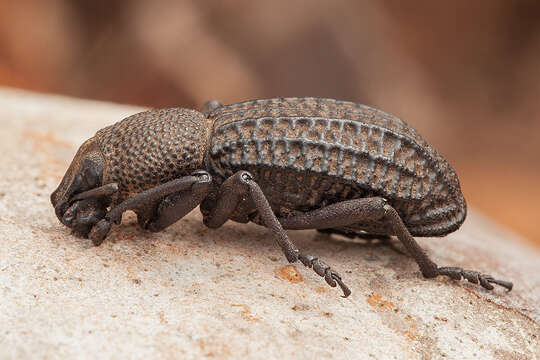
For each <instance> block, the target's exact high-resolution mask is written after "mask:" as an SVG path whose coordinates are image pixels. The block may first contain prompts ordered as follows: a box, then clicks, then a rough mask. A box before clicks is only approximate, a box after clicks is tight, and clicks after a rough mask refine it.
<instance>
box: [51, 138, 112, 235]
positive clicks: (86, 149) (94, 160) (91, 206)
mask: <svg viewBox="0 0 540 360" xmlns="http://www.w3.org/2000/svg"><path fill="white" fill-rule="evenodd" d="M103 171H104V161H103V157H102V155H101V152H100V150H99V144H98V141H97V139H96V138H95V137H93V138H91V139H89V140H87V141H85V142H84V143H83V144H82V145H81V146H80V147H79V149H78V150H77V153H76V154H75V157H74V158H73V160H72V161H71V164H70V165H69V168H68V169H67V171H66V173H65V175H64V177H63V178H62V181H61V182H60V184H59V185H58V187H57V188H56V189H55V190H54V191H53V193H52V194H51V203H52V205H53V207H54V212H55V214H56V217H57V218H58V219H59V220H60V222H62V224H64V225H66V226H68V227H71V228H73V227H74V226H75V224H76V223H77V219H79V220H80V221H82V223H85V221H86V220H85V219H86V218H85V216H89V217H93V216H94V215H99V214H101V212H102V210H101V208H102V206H98V204H97V203H95V202H94V201H90V200H89V201H85V202H81V201H79V202H74V201H73V197H74V196H75V195H77V194H79V193H82V192H84V191H87V190H90V189H93V188H96V187H99V186H101V183H102V179H103ZM76 204H78V205H77V206H75V207H74V205H76ZM98 209H100V210H98ZM68 210H69V211H68ZM83 210H84V211H83ZM80 211H82V212H81V215H79V214H78V212H80ZM85 214H86V215H85ZM81 219H82V220H81Z"/></svg>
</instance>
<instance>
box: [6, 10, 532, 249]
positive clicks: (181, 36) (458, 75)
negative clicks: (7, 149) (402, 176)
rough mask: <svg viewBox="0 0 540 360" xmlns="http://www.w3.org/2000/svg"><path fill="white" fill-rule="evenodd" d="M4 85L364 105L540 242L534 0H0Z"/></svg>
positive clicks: (140, 98) (104, 95) (89, 93)
mask: <svg viewBox="0 0 540 360" xmlns="http://www.w3.org/2000/svg"><path fill="white" fill-rule="evenodd" d="M0 85H4V86H13V87H20V88H25V89H32V90H38V91H43V92H51V93H60V94H67V95H72V96H79V97H83V98H92V99H101V100H109V101H116V102H123V103H131V104H141V105H148V106H154V107H159V106H173V105H174V106H183V107H200V106H201V104H202V103H203V102H204V101H205V100H207V99H210V98H216V99H219V100H221V101H223V102H225V103H230V102H236V101H241V100H246V99H251V98H259V97H274V96H321V97H332V98H338V99H345V100H352V101H356V102H360V103H365V104H368V105H372V106H375V107H378V108H380V109H383V110H385V111H387V112H390V113H393V114H395V115H397V116H399V117H401V118H403V119H405V120H406V121H407V122H409V123H410V124H411V125H412V126H413V127H415V128H417V129H418V130H419V131H420V133H421V134H422V135H423V136H424V138H426V139H427V140H428V141H429V142H430V143H431V144H432V145H434V146H435V148H437V149H438V150H439V151H440V152H441V153H442V154H443V155H444V156H445V157H446V158H447V159H448V160H449V161H450V163H451V164H452V165H453V166H454V168H455V169H456V171H457V173H458V175H459V177H460V180H461V183H462V187H463V190H464V192H465V196H466V198H467V199H468V202H469V204H472V205H473V206H476V207H477V208H480V209H481V210H483V211H484V212H485V213H487V214H489V215H490V216H491V217H493V218H495V219H497V220H498V221H499V222H501V223H503V224H505V225H507V226H509V227H511V228H513V229H514V230H515V231H517V232H518V233H520V234H522V235H524V236H525V237H526V238H527V239H528V240H530V241H531V242H532V243H535V244H537V245H540V227H539V226H538V221H539V220H540V216H539V215H538V212H539V209H540V206H539V205H538V203H539V202H540V164H539V161H538V159H539V155H540V105H539V100H540V2H538V1H517V0H515V1H509V0H506V1H503V0H482V1H481V0H476V1H466V0H460V1H448V2H446V1H444V2H443V1H428V0H425V1H407V2H404V1H398V0H395V1H393V0H392V1H390V0H386V1H248V0H242V1H215V2H210V1H200V2H187V1H186V2H183V1H153V2H151V1H127V0H123V1H104V0H99V1H96V0H94V1H84V0H77V1H62V0H56V1H54V0H49V1H39V0H35V1H30V0H24V1H22V0H18V1H8V0H0ZM115 120H117V119H111V121H115Z"/></svg>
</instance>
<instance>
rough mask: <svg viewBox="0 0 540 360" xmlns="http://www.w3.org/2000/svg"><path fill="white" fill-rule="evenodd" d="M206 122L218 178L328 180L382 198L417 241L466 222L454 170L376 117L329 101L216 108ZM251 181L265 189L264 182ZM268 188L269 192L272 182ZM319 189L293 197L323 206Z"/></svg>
mask: <svg viewBox="0 0 540 360" xmlns="http://www.w3.org/2000/svg"><path fill="white" fill-rule="evenodd" d="M211 117H212V118H213V119H214V129H213V133H212V139H211V145H210V148H209V154H210V160H211V166H212V170H213V171H214V172H215V173H217V174H220V175H222V176H223V177H227V176H230V175H232V173H234V172H235V171H237V170H239V169H246V170H248V169H250V168H251V169H261V170H260V171H262V169H274V170H275V169H280V171H279V172H280V173H282V172H283V171H290V172H293V173H295V174H296V176H303V177H310V176H311V175H309V174H313V176H315V177H320V176H323V177H324V178H327V177H328V178H332V179H333V181H334V182H335V183H338V184H340V183H343V185H345V184H350V186H352V187H353V188H355V189H357V190H356V191H355V192H356V193H357V196H358V197H360V196H365V195H366V194H373V195H378V196H383V197H385V198H387V199H388V200H389V201H390V202H391V203H392V205H393V206H394V207H395V208H396V210H398V211H399V212H400V215H401V216H402V219H403V221H404V222H405V224H406V225H407V227H408V228H409V230H410V231H411V233H412V234H413V235H417V236H422V235H424V236H429V235H442V234H445V233H448V232H451V231H454V230H455V229H457V228H458V227H459V225H460V224H461V223H462V222H463V220H464V218H465V213H466V205H465V200H464V198H463V195H462V194H461V190H460V188H459V181H458V179H457V176H456V174H455V172H454V171H453V169H452V168H451V167H450V166H449V165H448V163H447V162H446V161H445V160H444V159H443V158H442V157H441V156H440V155H439V154H438V153H437V152H436V151H435V150H434V149H433V148H431V147H430V146H429V145H428V144H427V143H426V142H425V141H424V140H423V139H422V138H421V137H420V136H419V135H418V134H417V132H416V131H415V130H414V129H412V128H411V127H409V126H408V125H407V124H405V123H404V122H403V121H401V120H400V119H398V118H396V117H394V116H392V115H389V114H387V113H384V112H382V111H380V110H376V109H373V108H370V107H368V106H365V105H359V104H354V103H350V102H343V101H336V100H330V99H315V98H288V99H268V100H255V101H248V102H244V103H240V104H234V105H228V106H223V107H221V108H219V109H217V110H216V111H215V112H214V113H212V114H211ZM260 171H257V172H258V173H260ZM254 175H255V174H254ZM257 181H259V182H263V186H264V179H257ZM271 184H274V187H275V186H276V182H275V179H272V180H271ZM271 184H268V188H270V187H271ZM321 190H322V189H320V188H318V187H306V188H305V189H298V190H297V191H305V192H309V193H311V195H310V196H307V195H308V194H299V195H298V196H299V198H302V199H306V200H311V201H313V199H324V196H325V194H318V195H319V196H316V195H317V194H313V193H314V192H315V193H316V192H318V191H321ZM336 200H340V199H336ZM343 200H344V199H343ZM300 203H301V202H300ZM300 205H313V204H300Z"/></svg>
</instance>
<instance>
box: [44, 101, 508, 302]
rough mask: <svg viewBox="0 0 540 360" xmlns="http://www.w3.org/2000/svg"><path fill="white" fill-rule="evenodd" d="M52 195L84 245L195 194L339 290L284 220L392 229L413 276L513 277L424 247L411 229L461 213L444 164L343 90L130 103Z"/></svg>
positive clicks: (340, 230)
mask: <svg viewBox="0 0 540 360" xmlns="http://www.w3.org/2000/svg"><path fill="white" fill-rule="evenodd" d="M51 202H52V204H53V206H54V209H55V212H56V215H57V217H58V218H59V219H60V221H61V222H62V223H63V224H64V225H66V226H67V227H69V228H72V229H73V232H74V233H76V234H78V235H80V236H83V237H89V238H90V239H91V240H92V241H93V243H94V244H95V245H96V246H97V245H100V244H101V243H102V242H103V240H104V239H105V237H106V236H107V234H108V233H109V231H110V229H111V227H112V225H113V224H119V223H120V222H121V219H122V214H123V213H124V212H125V211H127V210H132V211H134V212H135V213H136V214H137V220H138V223H139V224H140V226H141V227H142V228H144V229H147V230H149V231H160V230H163V229H165V228H166V227H168V226H169V225H171V224H173V223H175V222H176V221H178V220H179V219H181V218H182V217H184V216H185V215H186V214H188V213H189V212H190V211H191V210H193V209H194V208H196V207H197V206H200V211H201V213H202V214H203V222H204V224H205V225H206V226H207V227H209V228H212V229H215V228H218V227H220V226H221V225H223V224H224V223H225V222H226V221H228V220H233V221H236V222H240V223H247V222H254V223H256V224H259V225H263V226H265V227H267V228H268V229H269V230H270V231H271V232H272V233H273V234H274V237H275V239H276V241H277V244H278V245H279V247H280V248H281V250H282V251H283V253H284V255H285V257H286V259H287V260H288V261H289V262H291V263H294V262H296V261H298V260H300V261H301V262H302V264H304V265H305V266H306V267H308V268H312V269H313V270H314V271H315V272H316V273H317V274H318V275H320V276H321V277H324V279H325V280H326V282H327V283H328V285H330V286H332V287H336V286H339V287H340V288H341V289H342V291H343V294H344V297H347V296H349V295H350V293H351V291H350V290H349V288H348V287H347V286H346V285H345V283H344V282H343V280H342V277H341V275H339V273H338V272H336V271H335V270H333V269H332V268H331V267H330V266H329V265H327V264H326V263H325V262H323V261H322V260H321V259H319V258H318V257H316V256H314V255H311V254H308V253H305V252H302V251H300V250H299V249H298V248H297V247H296V246H295V245H294V244H293V242H292V241H291V240H290V239H289V237H288V235H287V233H286V231H285V230H299V229H318V230H319V231H323V232H327V233H336V234H345V235H347V236H349V237H354V236H358V237H364V236H376V237H377V236H379V237H384V236H395V237H397V238H398V239H399V240H400V241H401V242H402V244H403V245H404V247H405V248H406V249H407V251H408V252H409V254H410V255H411V256H412V257H413V258H414V259H415V260H416V262H417V264H418V266H419V267H420V270H421V272H422V275H423V276H424V277H426V278H434V277H436V276H438V275H445V276H448V277H450V278H452V279H455V280H460V279H462V278H463V279H466V280H468V281H469V282H472V283H475V284H480V285H481V286H483V287H484V288H486V289H489V290H491V289H493V285H492V284H498V285H500V286H502V287H505V288H506V289H508V290H511V289H512V286H513V285H512V283H511V282H508V281H503V280H497V279H494V278H493V277H492V276H489V275H485V274H482V273H480V272H477V271H472V270H464V269H462V268H459V267H439V266H437V264H435V263H434V262H433V261H432V260H431V259H430V258H429V257H428V255H427V254H426V253H425V252H424V251H423V249H422V248H421V247H420V246H419V245H418V243H417V242H416V240H415V239H414V238H413V236H417V237H418V236H444V235H446V234H448V233H451V232H453V231H455V230H457V229H458V228H459V227H460V225H461V224H462V223H463V221H464V220H465V217H466V213H467V206H466V202H465V199H464V197H463V194H462V192H461V188H460V184H459V180H458V178H457V175H456V173H455V171H454V170H453V169H452V167H451V166H450V165H449V164H448V162H447V161H446V160H445V159H444V158H443V157H442V156H441V155H439V153H438V152H437V151H436V150H435V149H433V148H432V147H431V146H430V145H429V144H428V143H427V142H426V141H425V140H424V139H422V137H420V135H419V134H418V133H417V132H416V131H415V130H414V129H413V128H412V127H410V126H409V125H407V124H406V123H405V122H404V121H402V120H400V119H399V118H397V117H395V116H393V115H390V114H388V113H385V112H383V111H381V110H377V109H375V108H372V107H369V106H366V105H360V104H356V103H352V102H346V101H338V100H332V99H318V98H275V99H263V100H252V101H246V102H241V103H238V104H232V105H222V104H221V103H219V102H218V101H210V102H208V103H207V104H206V105H205V106H204V108H203V109H202V112H199V111H195V110H189V109H182V108H170V109H157V110H150V111H145V112H141V113H138V114H135V115H132V116H129V117H127V118H126V119H124V120H122V121H120V122H118V123H116V124H114V125H111V126H108V127H106V128H103V129H101V130H99V131H98V132H97V133H96V134H95V136H94V137H92V138H90V139H89V140H87V141H86V142H84V143H83V144H82V145H81V147H80V148H79V150H78V151H77V153H76V155H75V157H74V159H73V161H72V163H71V165H70V166H69V168H68V170H67V172H66V174H65V176H64V178H63V179H62V181H61V183H60V185H59V186H58V188H57V189H56V190H55V191H54V192H53V193H52V195H51Z"/></svg>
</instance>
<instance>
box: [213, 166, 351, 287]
mask: <svg viewBox="0 0 540 360" xmlns="http://www.w3.org/2000/svg"><path fill="white" fill-rule="evenodd" d="M244 196H247V197H249V198H250V199H251V201H252V202H253V203H254V205H255V208H256V210H257V212H258V214H259V216H260V218H261V220H262V222H263V224H264V226H266V227H267V228H269V229H270V230H271V231H272V232H273V233H274V234H275V235H276V240H277V243H278V245H279V246H280V248H281V250H282V251H283V253H284V254H285V257H286V258H287V260H288V261H289V262H291V263H294V262H296V261H298V260H300V261H301V262H302V263H303V264H304V265H305V266H307V267H309V268H313V270H314V271H315V272H316V273H317V274H318V275H319V276H321V277H324V279H325V280H326V282H327V283H328V285H330V286H332V287H336V286H337V285H339V287H340V288H341V290H342V291H343V297H347V296H349V295H350V294H351V291H350V290H349V288H348V287H347V286H346V285H345V284H344V283H343V281H342V280H341V276H340V275H339V274H338V273H337V272H336V271H334V270H332V269H331V268H330V266H328V265H326V264H325V263H324V262H322V261H321V260H319V259H318V258H317V257H315V256H313V255H310V254H306V253H302V252H300V251H299V250H298V248H297V247H296V246H295V245H294V244H293V243H292V242H291V240H290V239H289V237H288V236H287V233H286V232H285V230H284V229H283V227H282V226H281V224H280V223H279V221H278V219H277V217H276V215H275V214H274V211H273V210H272V207H271V206H270V204H269V202H268V200H267V199H266V196H265V195H264V193H263V192H262V190H261V188H260V187H259V185H258V184H257V183H256V182H255V181H254V179H253V176H252V175H251V174H250V173H249V172H247V171H238V172H237V173H235V174H234V175H233V176H231V177H230V178H228V179H227V180H225V182H224V183H223V184H222V185H221V187H220V189H219V193H218V197H217V199H216V200H217V201H216V203H215V205H214V206H213V208H211V209H210V213H209V214H208V215H206V216H205V218H204V223H205V224H206V226H208V227H210V228H217V227H220V226H221V225H223V224H224V223H225V222H226V221H227V220H228V219H229V218H230V216H231V214H232V213H233V212H234V211H235V210H236V208H237V206H238V205H239V202H240V201H241V199H242V198H243V197H244Z"/></svg>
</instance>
